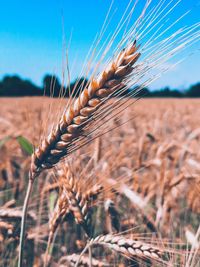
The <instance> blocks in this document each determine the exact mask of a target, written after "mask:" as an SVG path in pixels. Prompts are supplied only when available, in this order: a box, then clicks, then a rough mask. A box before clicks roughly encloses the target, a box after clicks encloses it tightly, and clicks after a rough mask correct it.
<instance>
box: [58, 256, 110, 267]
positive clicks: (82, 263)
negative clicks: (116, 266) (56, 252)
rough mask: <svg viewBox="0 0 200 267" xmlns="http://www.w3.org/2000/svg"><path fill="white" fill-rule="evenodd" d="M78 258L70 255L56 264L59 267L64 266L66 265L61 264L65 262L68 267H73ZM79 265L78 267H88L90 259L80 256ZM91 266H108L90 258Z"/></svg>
mask: <svg viewBox="0 0 200 267" xmlns="http://www.w3.org/2000/svg"><path fill="white" fill-rule="evenodd" d="M79 257H80V255H78V254H75V253H74V254H72V255H68V256H64V257H62V258H61V259H60V261H59V263H58V264H59V266H66V265H62V264H63V263H65V262H67V263H69V266H75V265H76V262H77V261H78V259H79ZM79 265H80V266H89V265H90V258H89V257H88V256H86V255H84V256H82V257H81V260H80V262H79ZM92 266H93V267H105V266H109V264H108V263H106V262H104V261H100V260H97V259H94V258H92Z"/></svg>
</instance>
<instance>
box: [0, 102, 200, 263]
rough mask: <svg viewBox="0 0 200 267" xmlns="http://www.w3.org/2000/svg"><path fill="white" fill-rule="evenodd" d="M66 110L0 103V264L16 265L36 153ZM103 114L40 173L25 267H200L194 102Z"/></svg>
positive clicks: (198, 138)
mask: <svg viewBox="0 0 200 267" xmlns="http://www.w3.org/2000/svg"><path fill="white" fill-rule="evenodd" d="M112 101H113V100H112V99H111V100H110V102H109V103H110V104H112ZM121 101H123V100H121ZM65 104H66V100H64V99H63V100H62V101H61V100H60V99H50V98H45V97H32V98H28V97H27V98H10V99H7V98H2V99H0V266H16V265H17V260H18V249H19V248H18V246H19V236H20V224H21V219H22V206H23V203H24V198H25V194H26V189H27V185H28V177H29V170H30V164H31V153H32V149H33V147H37V145H38V144H39V143H40V139H41V137H43V136H46V135H47V133H48V132H49V131H51V127H52V122H54V123H55V122H56V120H58V118H59V116H58V113H59V112H60V111H61V110H62V107H63V106H64V105H65ZM101 118H102V119H101V120H100V121H99V120H98V121H97V124H95V121H93V123H92V126H90V127H93V134H89V135H87V136H84V135H83V140H84V141H82V140H81V139H79V140H78V141H77V142H74V143H73V145H72V146H71V147H70V148H68V151H69V152H70V153H68V156H67V157H65V158H64V159H61V160H60V161H59V162H58V164H56V166H54V167H53V168H51V169H48V166H45V169H44V171H42V172H41V173H40V174H39V175H38V176H37V177H36V179H35V183H34V185H33V190H32V193H31V197H30V201H29V205H28V214H27V221H26V225H25V244H24V248H23V250H24V265H23V266H28V267H29V266H30V267H32V266H34V267H37V266H55V267H56V266H121V267H122V266H177V267H178V266H181V267H182V266H185V267H192V266H193V267H198V266H200V245H199V244H200V241H199V236H200V226H199V223H200V100H197V99H141V100H139V101H137V102H135V103H134V104H133V105H129V106H127V108H126V109H125V110H124V111H123V112H121V113H120V115H118V116H117V119H116V117H113V118H112V117H111V118H110V119H109V123H106V121H105V120H106V118H103V117H102V116H101ZM100 122H101V124H102V125H103V126H99V125H100V124H99V123H100ZM104 125H105V127H104ZM108 125H109V127H108ZM96 129H100V130H99V131H98V132H97V134H95V130H96ZM51 162H52V161H51ZM56 163H57V162H56ZM52 164H53V165H54V162H52Z"/></svg>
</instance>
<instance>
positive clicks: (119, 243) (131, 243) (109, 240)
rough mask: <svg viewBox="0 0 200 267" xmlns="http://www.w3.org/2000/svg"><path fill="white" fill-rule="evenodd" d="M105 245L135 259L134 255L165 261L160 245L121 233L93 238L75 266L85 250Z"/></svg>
mask: <svg viewBox="0 0 200 267" xmlns="http://www.w3.org/2000/svg"><path fill="white" fill-rule="evenodd" d="M94 245H96V246H99V245H101V246H105V247H107V248H110V249H111V250H113V251H115V252H117V253H120V254H121V255H123V256H125V257H127V258H130V259H133V258H134V257H139V258H149V259H152V260H156V261H160V262H163V259H162V255H163V251H162V250H161V249H159V248H158V247H155V246H152V245H150V244H146V243H143V242H140V241H136V240H133V239H128V238H125V237H124V236H120V235H116V236H115V235H112V234H108V235H100V236H97V237H95V238H92V239H91V240H90V241H89V243H88V245H87V246H86V247H85V249H84V250H83V251H82V253H81V254H80V257H79V259H78V261H77V262H76V265H75V267H77V266H79V262H80V260H81V257H82V255H83V254H84V253H85V251H86V250H87V249H88V248H90V247H91V246H94Z"/></svg>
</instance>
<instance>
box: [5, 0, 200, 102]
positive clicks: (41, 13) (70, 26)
mask: <svg viewBox="0 0 200 267" xmlns="http://www.w3.org/2000/svg"><path fill="white" fill-rule="evenodd" d="M129 1H130V0H125V1H121V0H115V1H103V0H96V1H92V0H87V1H81V0H76V1H65V0H59V1H56V0H51V1H47V0H43V1H39V0H36V1H25V0H20V1H14V0H9V1H2V2H1V16H0V96H18V95H19V96H25V95H43V94H44V92H43V90H44V87H46V88H48V85H49V84H50V82H51V78H52V76H53V77H54V78H55V96H57V95H58V91H59V88H60V84H61V83H62V71H63V65H64V62H65V58H66V50H67V48H68V49H69V53H68V57H69V58H68V59H69V67H70V70H71V74H70V75H71V77H70V82H71V83H72V86H73V83H74V81H75V80H76V78H77V77H80V72H81V68H82V65H83V62H84V60H85V58H86V56H87V53H88V51H89V49H90V46H91V45H92V43H93V41H94V39H95V36H96V34H97V33H99V32H100V30H101V27H102V25H103V22H104V19H105V17H106V14H107V12H108V10H109V8H110V6H111V4H112V11H111V14H112V16H111V21H110V23H109V25H108V30H107V32H108V34H109V33H112V32H113V31H114V29H115V28H116V25H117V23H118V21H119V19H120V18H121V16H122V14H123V12H124V10H125V9H126V7H127V5H128V4H129ZM156 1H157V0H154V2H156ZM144 2H145V1H142V0H140V1H139V3H138V8H137V9H136V10H135V13H134V14H133V21H134V19H135V18H137V16H138V14H139V12H140V11H141V10H140V7H141V8H142V7H143V5H144ZM188 10H190V12H189V14H187V16H185V17H183V19H182V20H181V21H180V22H179V25H178V27H182V26H183V25H184V26H186V25H191V24H194V23H197V22H198V20H199V14H200V1H198V0H190V1H187V0H183V1H181V3H180V4H179V7H178V8H176V9H175V10H174V11H173V14H171V19H173V20H175V19H176V18H179V17H180V16H181V15H182V14H184V13H185V12H186V11H188ZM103 41H105V38H104V40H102V42H103ZM185 55H186V56H187V57H188V59H187V60H185V61H184V62H182V63H181V64H180V65H177V66H176V68H175V69H173V71H170V72H169V73H167V74H165V75H164V76H163V77H162V78H161V79H159V80H158V81H156V82H154V83H153V84H152V85H151V86H150V91H151V92H152V91H156V92H155V93H151V95H150V96H161V97H162V96H175V97H185V96H194V97H196V96H200V93H199V92H200V84H199V81H200V77H199V69H200V63H199V62H200V50H199V45H198V44H194V45H193V46H192V47H190V48H189V49H188V50H187V52H186V54H185ZM185 55H184V53H182V57H183V58H184V57H185ZM86 78H87V77H86ZM49 93H50V92H48V90H47V91H46V93H45V94H46V95H48V94H49Z"/></svg>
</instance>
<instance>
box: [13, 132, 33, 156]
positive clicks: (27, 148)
mask: <svg viewBox="0 0 200 267" xmlns="http://www.w3.org/2000/svg"><path fill="white" fill-rule="evenodd" d="M17 141H18V143H19V145H20V146H21V149H22V150H23V151H24V152H25V153H27V154H28V155H31V154H32V153H33V145H32V144H31V143H30V142H29V141H28V140H27V139H26V138H25V137H23V136H18V137H17Z"/></svg>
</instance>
